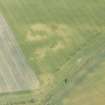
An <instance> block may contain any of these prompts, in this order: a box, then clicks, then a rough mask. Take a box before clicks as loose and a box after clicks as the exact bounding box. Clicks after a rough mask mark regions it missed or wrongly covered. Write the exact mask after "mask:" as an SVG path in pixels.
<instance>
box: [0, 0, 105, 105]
mask: <svg viewBox="0 0 105 105" xmlns="http://www.w3.org/2000/svg"><path fill="white" fill-rule="evenodd" d="M0 14H1V15H2V16H4V17H5V19H6V21H7V23H8V24H9V26H10V27H11V29H12V31H13V32H14V34H15V35H16V39H17V41H18V43H19V45H20V47H21V49H22V51H23V53H24V55H25V57H26V59H27V62H28V63H29V64H30V65H31V67H32V68H33V70H34V71H35V73H36V74H37V77H38V79H39V81H40V84H41V85H40V87H39V89H37V90H35V91H31V92H23V93H13V94H3V95H2V94H1V96H0V97H1V98H0V102H1V103H4V104H3V105H9V103H10V105H11V104H13V105H104V104H105V90H104V88H105V84H104V83H105V71H104V69H105V0H0ZM5 98H6V99H7V101H4V100H5ZM0 105H2V104H0Z"/></svg>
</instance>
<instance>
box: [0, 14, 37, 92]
mask: <svg viewBox="0 0 105 105" xmlns="http://www.w3.org/2000/svg"><path fill="white" fill-rule="evenodd" d="M38 84H39V82H38V80H37V78H36V75H35V73H34V71H32V70H31V68H30V67H29V65H28V64H27V62H26V60H25V57H24V55H23V53H22V51H21V49H20V48H19V46H18V44H17V42H16V39H15V37H14V35H13V33H12V32H11V30H10V28H9V26H8V25H7V23H6V21H5V19H4V18H3V17H2V16H0V93H4V92H16V91H25V90H31V89H35V88H36V87H37V86H38Z"/></svg>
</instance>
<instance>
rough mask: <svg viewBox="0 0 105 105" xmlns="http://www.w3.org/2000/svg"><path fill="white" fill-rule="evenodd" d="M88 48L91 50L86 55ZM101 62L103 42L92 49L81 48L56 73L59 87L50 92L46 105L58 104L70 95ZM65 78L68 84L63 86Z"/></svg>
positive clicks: (103, 49)
mask: <svg viewBox="0 0 105 105" xmlns="http://www.w3.org/2000/svg"><path fill="white" fill-rule="evenodd" d="M99 46H100V47H99ZM90 48H93V49H92V50H90V52H89V53H87V51H88V50H89V49H90ZM94 48H95V49H94ZM79 58H83V60H82V61H81V63H79V62H78V59H79ZM84 58H85V59H84ZM103 61H105V44H104V42H103V41H102V42H99V43H98V45H97V46H96V45H93V46H92V47H88V48H83V49H82V50H80V51H79V52H78V53H77V54H76V55H75V56H73V57H72V59H69V60H68V61H67V62H66V63H65V64H64V65H62V66H61V67H60V71H58V72H57V75H58V76H59V77H58V79H59V80H60V81H59V83H58V84H57V85H59V87H56V88H55V91H54V92H52V94H51V95H50V97H49V98H48V100H49V101H48V100H47V104H48V105H52V104H55V103H59V102H60V100H62V99H64V97H66V96H67V94H68V92H70V93H71V94H72V92H73V90H74V89H75V88H76V87H78V86H80V84H82V83H83V82H84V81H85V80H87V77H88V75H89V74H91V73H96V72H97V70H96V68H97V67H98V66H99V64H100V63H102V62H103ZM70 62H72V63H70ZM78 63H79V64H78ZM68 67H69V68H68ZM59 74H62V75H59ZM62 77H63V78H62ZM65 78H67V79H68V83H67V84H65V86H64V85H63V84H64V79H65ZM97 82H98V81H97ZM87 85H89V84H87ZM89 86H90V85H89ZM53 93H56V94H53ZM56 97H57V98H56Z"/></svg>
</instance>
